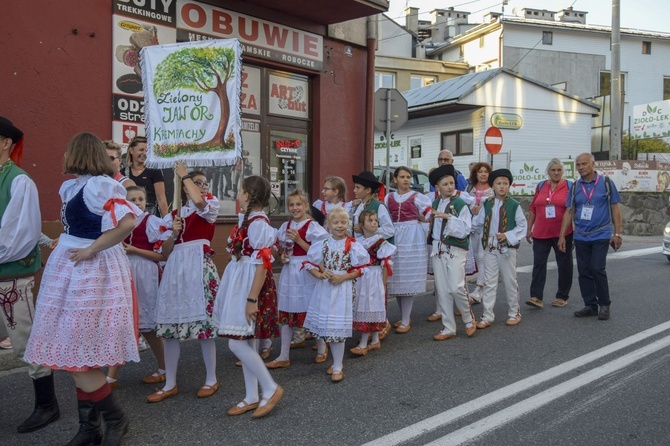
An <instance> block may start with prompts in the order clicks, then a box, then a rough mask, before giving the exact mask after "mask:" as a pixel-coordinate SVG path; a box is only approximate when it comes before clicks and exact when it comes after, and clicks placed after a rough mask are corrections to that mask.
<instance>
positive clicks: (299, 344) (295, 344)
mask: <svg viewBox="0 0 670 446" xmlns="http://www.w3.org/2000/svg"><path fill="white" fill-rule="evenodd" d="M304 346H305V341H302V342H291V350H293V349H294V348H303V347H304Z"/></svg>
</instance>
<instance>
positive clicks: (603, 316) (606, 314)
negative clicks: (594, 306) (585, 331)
mask: <svg viewBox="0 0 670 446" xmlns="http://www.w3.org/2000/svg"><path fill="white" fill-rule="evenodd" d="M609 318H610V306H609V305H603V306H602V307H600V311H599V312H598V320H600V321H606V320H607V319H609Z"/></svg>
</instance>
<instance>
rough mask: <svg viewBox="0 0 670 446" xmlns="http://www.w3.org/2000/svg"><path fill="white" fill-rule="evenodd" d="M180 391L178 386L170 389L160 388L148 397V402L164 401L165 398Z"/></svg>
mask: <svg viewBox="0 0 670 446" xmlns="http://www.w3.org/2000/svg"><path fill="white" fill-rule="evenodd" d="M178 393H179V388H178V387H177V386H174V387H173V388H172V389H170V390H159V391H157V392H154V393H152V394H151V395H149V396H148V397H147V402H148V403H160V402H161V401H163V400H164V399H165V398H169V397H171V396H174V395H176V394H178Z"/></svg>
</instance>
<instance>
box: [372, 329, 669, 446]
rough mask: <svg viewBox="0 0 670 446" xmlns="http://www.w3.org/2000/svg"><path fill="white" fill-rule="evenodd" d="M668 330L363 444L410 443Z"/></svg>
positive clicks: (635, 338) (641, 335)
mask: <svg viewBox="0 0 670 446" xmlns="http://www.w3.org/2000/svg"><path fill="white" fill-rule="evenodd" d="M668 329H670V321H668V322H664V323H662V324H660V325H656V326H655V327H651V328H649V329H647V330H644V331H641V332H640V333H637V334H634V335H632V336H629V337H627V338H625V339H622V340H620V341H617V342H615V343H613V344H610V345H607V346H605V347H602V348H600V349H598V350H595V351H592V352H591V353H587V354H585V355H583V356H580V357H578V358H575V359H572V360H570V361H567V362H564V363H563V364H559V365H557V366H555V367H552V368H550V369H547V370H545V371H544V372H540V373H538V374H536V375H533V376H529V377H528V378H525V379H522V380H520V381H517V382H515V383H512V384H510V385H508V386H505V387H503V388H500V389H498V390H495V391H493V392H490V393H488V394H486V395H483V396H480V397H479V398H476V399H474V400H471V401H468V402H467V403H465V404H461V405H460V406H456V407H453V408H451V409H449V410H446V411H444V412H441V413H439V414H437V415H434V416H432V417H430V418H427V419H425V420H423V421H419V422H418V423H415V424H412V425H410V426H407V427H405V428H403V429H400V430H397V431H395V432H391V433H390V434H387V435H384V436H383V437H380V438H378V439H376V440H373V441H371V442H369V443H366V444H365V445H363V446H382V445H384V446H390V445H398V444H401V443H404V442H406V441H409V440H412V439H413V438H417V437H420V436H422V435H424V434H426V433H428V432H430V431H433V430H435V429H439V428H441V427H444V426H446V425H448V424H450V423H452V422H454V421H456V420H458V419H460V418H463V417H465V416H467V415H470V414H472V413H474V412H477V411H479V410H481V409H483V408H485V407H487V406H490V405H493V404H496V403H498V402H500V401H502V400H504V399H506V398H509V397H512V396H514V395H517V394H518V393H519V392H523V391H526V390H528V389H530V388H531V387H534V386H537V385H540V384H542V383H544V382H546V381H549V380H551V379H554V378H557V377H559V376H565V375H566V374H567V373H569V372H571V371H572V370H575V369H577V368H579V367H582V366H584V365H586V364H588V363H590V362H593V361H596V360H598V359H600V358H603V357H605V356H607V355H610V354H612V353H614V352H616V351H618V350H621V349H623V348H626V347H628V346H631V345H633V344H635V343H637V342H640V341H642V340H644V339H647V338H649V337H651V336H654V335H656V334H658V333H662V332H663V331H666V330H668Z"/></svg>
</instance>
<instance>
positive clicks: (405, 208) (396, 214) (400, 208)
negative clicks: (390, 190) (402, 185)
mask: <svg viewBox="0 0 670 446" xmlns="http://www.w3.org/2000/svg"><path fill="white" fill-rule="evenodd" d="M416 194H417V193H416V192H410V196H409V197H408V198H407V199H406V200H405V201H403V202H402V203H398V202H397V201H396V200H395V198H394V195H393V194H391V195H389V205H388V206H389V213H390V214H391V219H392V220H393V221H394V222H396V223H398V222H404V221H418V215H419V210H418V209H417V207H416V204H415V203H414V197H415V196H416Z"/></svg>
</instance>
